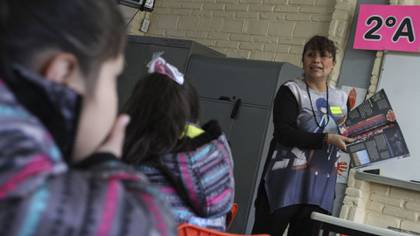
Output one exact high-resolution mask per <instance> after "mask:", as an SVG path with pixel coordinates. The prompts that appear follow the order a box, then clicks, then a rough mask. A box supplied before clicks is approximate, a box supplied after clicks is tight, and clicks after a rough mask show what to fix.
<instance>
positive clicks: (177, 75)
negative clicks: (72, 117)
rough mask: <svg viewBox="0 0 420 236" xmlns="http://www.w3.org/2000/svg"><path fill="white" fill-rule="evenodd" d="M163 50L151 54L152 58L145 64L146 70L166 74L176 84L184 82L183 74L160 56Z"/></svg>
mask: <svg viewBox="0 0 420 236" xmlns="http://www.w3.org/2000/svg"><path fill="white" fill-rule="evenodd" d="M162 54H163V52H158V53H154V54H153V56H152V60H151V61H150V62H149V63H148V64H147V67H148V68H149V69H148V72H149V73H150V74H152V73H158V74H161V75H166V76H168V77H169V78H170V79H172V80H173V81H175V82H176V83H177V84H179V85H182V84H184V75H183V74H182V73H181V72H179V71H178V69H177V68H176V67H175V66H173V65H171V64H169V63H168V62H166V61H165V59H163V58H162V57H161V55H162Z"/></svg>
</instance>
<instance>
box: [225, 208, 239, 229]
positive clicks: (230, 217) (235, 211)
mask: <svg viewBox="0 0 420 236" xmlns="http://www.w3.org/2000/svg"><path fill="white" fill-rule="evenodd" d="M236 214H238V204H237V203H233V205H232V208H230V212H229V214H228V215H227V216H226V228H229V227H230V226H231V225H232V222H233V220H234V219H235V217H236Z"/></svg>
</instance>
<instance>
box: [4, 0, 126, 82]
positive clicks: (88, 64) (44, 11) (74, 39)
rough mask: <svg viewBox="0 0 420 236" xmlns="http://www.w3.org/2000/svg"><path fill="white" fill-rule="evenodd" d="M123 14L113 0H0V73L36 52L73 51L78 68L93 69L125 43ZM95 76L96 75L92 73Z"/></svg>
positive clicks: (26, 61) (30, 58)
mask: <svg viewBox="0 0 420 236" xmlns="http://www.w3.org/2000/svg"><path fill="white" fill-rule="evenodd" d="M125 39H126V31H125V24H124V19H123V17H122V15H121V13H120V11H119V9H118V8H117V4H116V1H115V0H71V1H69V0H54V1H51V0H36V1H34V0H1V1H0V67H1V69H0V73H2V74H10V70H11V69H10V66H11V65H12V64H21V65H23V66H30V65H31V63H33V61H34V60H35V59H36V56H37V55H38V53H40V52H43V51H46V50H57V51H63V52H68V53H72V54H74V55H75V56H76V58H77V59H78V61H79V64H80V67H81V70H82V73H84V74H85V75H86V76H88V75H91V74H95V73H96V70H97V68H98V67H99V65H100V64H101V63H103V62H104V61H106V60H107V59H111V58H116V57H117V56H118V55H119V54H120V53H121V52H122V50H123V48H124V46H125ZM93 77H96V76H93Z"/></svg>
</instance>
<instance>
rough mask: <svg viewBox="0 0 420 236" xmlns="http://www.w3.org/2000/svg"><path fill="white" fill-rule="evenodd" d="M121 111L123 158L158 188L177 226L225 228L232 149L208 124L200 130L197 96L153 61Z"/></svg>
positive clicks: (159, 60) (230, 193)
mask: <svg viewBox="0 0 420 236" xmlns="http://www.w3.org/2000/svg"><path fill="white" fill-rule="evenodd" d="M148 66H149V73H151V74H150V75H149V76H147V77H146V78H144V79H142V80H140V81H139V82H138V83H137V85H136V87H135V89H134V92H133V94H132V95H131V97H130V99H129V100H128V102H127V104H126V107H125V111H126V112H127V113H128V114H129V115H130V116H131V118H132V122H131V123H130V125H129V126H128V128H127V138H126V142H125V145H124V155H123V159H124V160H125V161H127V162H128V163H131V164H134V165H135V166H136V167H137V168H138V170H140V171H141V172H142V173H144V174H146V175H147V176H148V177H149V179H150V181H151V182H152V183H155V184H156V186H158V188H159V190H160V193H161V195H162V196H163V197H164V198H165V199H166V200H167V202H169V203H170V205H171V206H172V211H173V213H174V215H175V217H176V218H177V220H178V223H191V224H195V225H198V226H201V227H210V228H214V229H218V230H225V228H226V225H225V218H226V214H227V213H228V212H229V210H230V208H231V206H232V203H233V197H234V182H233V163H232V157H231V153H230V148H229V146H228V144H227V141H226V138H225V136H224V135H223V134H222V133H221V130H220V127H219V125H218V124H217V122H215V121H211V122H209V123H207V124H206V125H204V126H203V127H202V128H199V127H198V126H196V125H195V124H196V123H197V121H198V111H199V104H198V97H197V94H196V91H195V89H194V88H193V87H192V86H191V85H190V83H189V82H188V81H186V80H184V77H183V75H182V74H181V73H179V72H178V70H177V69H176V68H175V67H173V66H171V65H170V64H168V63H166V62H165V60H164V59H163V58H161V57H156V58H154V59H153V60H152V62H151V63H149V65H148Z"/></svg>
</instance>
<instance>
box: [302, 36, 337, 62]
mask: <svg viewBox="0 0 420 236" xmlns="http://www.w3.org/2000/svg"><path fill="white" fill-rule="evenodd" d="M307 51H318V52H319V53H320V54H321V56H323V55H324V54H325V53H327V52H328V53H330V54H331V56H332V58H333V61H334V62H335V56H336V54H337V47H336V46H335V44H334V42H333V41H332V40H330V39H328V38H327V37H324V36H319V35H315V36H313V37H312V38H310V39H309V41H308V42H306V44H305V46H304V48H303V53H302V61H303V57H304V56H305V53H306V52H307Z"/></svg>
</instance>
